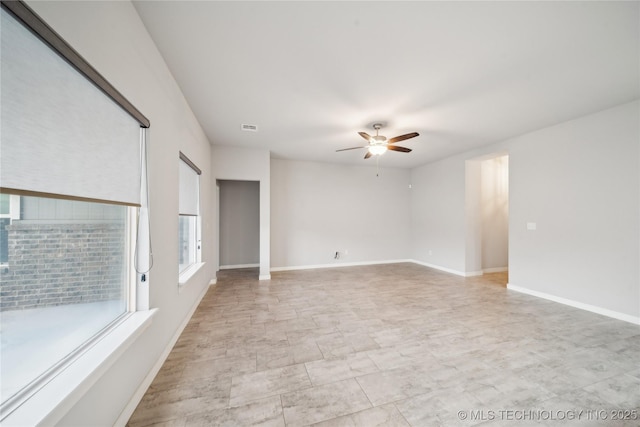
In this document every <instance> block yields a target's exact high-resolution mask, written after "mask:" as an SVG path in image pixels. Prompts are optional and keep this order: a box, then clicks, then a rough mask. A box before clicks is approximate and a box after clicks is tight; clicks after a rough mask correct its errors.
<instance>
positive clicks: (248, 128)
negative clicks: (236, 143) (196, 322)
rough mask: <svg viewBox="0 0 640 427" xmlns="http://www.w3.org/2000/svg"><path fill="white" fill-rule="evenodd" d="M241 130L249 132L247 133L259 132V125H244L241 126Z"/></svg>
mask: <svg viewBox="0 0 640 427" xmlns="http://www.w3.org/2000/svg"><path fill="white" fill-rule="evenodd" d="M240 129H242V130H244V131H247V132H258V125H247V124H242V125H240Z"/></svg>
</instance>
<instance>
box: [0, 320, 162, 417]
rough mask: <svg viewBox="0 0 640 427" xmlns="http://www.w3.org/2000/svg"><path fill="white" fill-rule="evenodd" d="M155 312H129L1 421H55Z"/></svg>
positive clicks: (146, 324) (107, 367) (107, 366)
mask: <svg viewBox="0 0 640 427" xmlns="http://www.w3.org/2000/svg"><path fill="white" fill-rule="evenodd" d="M156 312H157V309H153V310H148V311H138V312H135V313H131V314H130V315H128V316H127V317H126V318H125V319H124V320H123V321H122V323H120V324H119V325H117V326H116V327H115V328H114V329H113V330H112V331H110V332H109V333H107V334H106V335H105V336H104V337H102V338H101V339H100V340H99V341H97V342H96V343H95V344H94V345H93V346H92V347H90V348H89V349H87V350H86V351H85V353H83V354H82V355H81V356H79V357H78V358H77V359H76V360H74V361H73V362H71V363H70V364H69V366H67V367H66V368H65V369H63V370H61V371H60V372H59V373H58V374H57V375H56V376H55V377H54V378H53V379H52V380H51V381H49V382H48V383H47V384H46V385H44V386H43V387H42V388H41V389H40V390H38V391H37V392H35V394H33V395H32V396H31V397H30V398H29V399H27V400H26V401H25V402H24V403H23V404H22V405H21V406H20V407H18V408H17V409H15V410H14V411H13V412H12V413H11V414H9V415H8V416H7V417H6V418H4V419H3V420H2V424H3V425H55V424H57V423H58V422H59V421H60V419H62V417H64V416H65V415H66V413H67V412H68V411H69V410H70V409H71V408H72V407H73V405H75V404H76V403H77V402H78V401H79V400H80V399H81V398H82V397H83V396H84V394H85V393H86V392H87V391H88V390H89V388H90V387H91V386H92V385H93V384H95V383H96V382H97V381H98V380H99V379H100V378H101V377H102V376H103V375H104V374H105V373H106V371H107V370H108V369H109V368H110V367H111V365H112V364H113V363H114V362H115V361H116V360H118V358H119V357H120V356H121V355H122V354H123V353H124V352H125V350H126V349H127V348H128V347H129V346H130V345H131V344H132V343H133V342H134V341H135V339H136V338H137V337H138V336H140V334H141V333H142V332H143V331H144V330H145V329H146V328H147V327H148V326H149V325H150V324H151V320H152V318H153V316H154V315H155V314H156Z"/></svg>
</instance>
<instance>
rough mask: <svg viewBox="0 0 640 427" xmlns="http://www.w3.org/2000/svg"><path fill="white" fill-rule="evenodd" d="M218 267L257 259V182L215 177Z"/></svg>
mask: <svg viewBox="0 0 640 427" xmlns="http://www.w3.org/2000/svg"><path fill="white" fill-rule="evenodd" d="M218 186H219V188H220V202H219V203H220V267H233V266H240V265H248V264H249V265H252V264H255V265H257V264H259V262H260V183H259V182H257V181H218Z"/></svg>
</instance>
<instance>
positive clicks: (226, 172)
mask: <svg viewBox="0 0 640 427" xmlns="http://www.w3.org/2000/svg"><path fill="white" fill-rule="evenodd" d="M270 156H271V155H270V153H269V151H267V150H254V149H248V148H236V147H227V146H220V145H214V146H213V147H212V150H211V168H212V171H213V172H212V178H213V182H215V181H216V180H235V181H259V182H260V279H269V278H270V265H271V254H270V244H271V243H270V242H271V207H270V206H271V170H270V169H271V162H270ZM218 210H219V209H218V206H216V207H215V208H214V209H213V210H212V214H211V218H212V219H213V223H214V224H219V212H218ZM211 235H212V236H213V241H214V254H213V258H214V260H215V266H216V269H215V270H216V271H217V270H218V268H219V265H220V254H219V252H218V248H219V236H218V234H217V233H215V230H213V231H212V233H211Z"/></svg>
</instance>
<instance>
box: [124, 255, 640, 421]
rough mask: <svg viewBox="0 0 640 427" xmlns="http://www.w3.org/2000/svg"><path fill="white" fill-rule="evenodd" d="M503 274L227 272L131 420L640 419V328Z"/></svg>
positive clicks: (400, 267) (404, 268) (374, 269)
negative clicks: (513, 285) (268, 276)
mask: <svg viewBox="0 0 640 427" xmlns="http://www.w3.org/2000/svg"><path fill="white" fill-rule="evenodd" d="M506 281H507V278H506V274H505V273H502V274H500V273H498V274H490V275H485V276H482V277H477V278H467V279H465V278H460V277H457V276H453V275H450V274H446V273H441V272H438V271H435V270H431V269H428V268H426V267H422V266H418V265H415V264H388V265H378V266H366V267H344V268H334V269H319V270H306V271H290V272H279V273H274V274H273V275H272V280H271V281H268V282H258V280H257V271H256V270H253V269H247V270H236V271H223V272H220V273H219V278H218V284H217V285H216V286H215V287H212V288H211V289H210V290H209V291H208V293H207V294H206V296H205V297H204V299H203V300H202V302H201V304H200V306H199V307H198V309H197V311H196V312H195V314H194V316H193V318H192V319H191V321H190V322H189V324H188V325H187V327H186V328H185V330H184V332H183V334H182V336H181V337H180V339H179V340H178V342H177V343H176V345H175V347H174V349H173V351H172V352H171V354H170V355H169V357H168V358H167V361H166V362H165V364H164V366H163V367H162V369H161V371H160V372H159V373H158V375H157V377H156V378H155V380H154V381H153V384H152V385H151V387H150V388H149V390H148V391H147V393H146V394H145V396H144V398H143V399H142V401H141V402H140V404H139V405H138V408H137V409H136V411H135V413H134V414H133V416H132V417H131V419H130V420H129V423H128V425H129V426H130V427H138V426H165V427H168V426H172V427H184V426H219V425H222V426H250V425H260V426H285V425H286V426H306V425H318V426H365V427H369V426H376V425H385V426H438V425H444V426H449V425H507V426H513V425H593V426H601V425H612V426H638V425H640V327H638V326H635V325H632V324H629V323H625V322H622V321H618V320H613V319H610V318H607V317H603V316H600V315H597V314H593V313H589V312H586V311H582V310H578V309H574V308H571V307H567V306H564V305H560V304H556V303H553V302H550V301H546V300H542V299H538V298H534V297H531V296H527V295H523V294H519V293H516V292H512V291H508V290H507V289H506V288H505V284H506ZM634 410H635V411H637V412H633V411H634ZM625 411H626V412H625ZM613 418H626V420H615V419H613Z"/></svg>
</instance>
